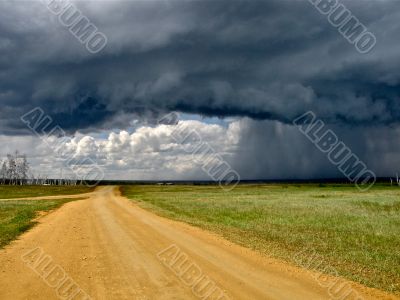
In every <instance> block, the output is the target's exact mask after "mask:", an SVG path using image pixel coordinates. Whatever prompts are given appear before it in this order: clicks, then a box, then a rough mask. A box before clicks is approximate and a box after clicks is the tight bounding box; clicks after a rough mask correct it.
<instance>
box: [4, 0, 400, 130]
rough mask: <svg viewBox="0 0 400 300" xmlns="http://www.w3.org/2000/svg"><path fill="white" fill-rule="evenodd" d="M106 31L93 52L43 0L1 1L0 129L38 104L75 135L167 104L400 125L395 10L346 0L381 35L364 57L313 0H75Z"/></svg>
mask: <svg viewBox="0 0 400 300" xmlns="http://www.w3.org/2000/svg"><path fill="white" fill-rule="evenodd" d="M73 3H74V4H75V5H76V7H78V8H79V9H80V10H81V11H82V13H83V14H84V15H85V16H87V17H88V18H89V19H90V21H91V22H92V23H93V24H95V25H96V26H97V27H98V28H99V30H100V31H101V32H103V33H104V34H105V35H106V36H107V38H108V44H107V46H106V47H105V49H104V50H103V51H101V52H99V53H97V54H92V53H89V52H88V51H87V50H86V49H85V47H84V46H83V45H82V44H81V43H79V41H77V40H76V39H75V37H74V36H73V35H71V33H70V32H69V31H68V29H66V28H65V27H63V26H62V25H61V24H60V22H59V20H58V17H57V16H55V15H53V14H52V13H51V12H50V11H49V10H48V9H47V7H46V5H45V2H41V1H2V2H1V3H0V103H1V105H2V109H1V112H0V118H1V122H0V131H1V133H3V134H20V133H25V132H26V131H25V128H24V124H22V122H20V120H19V118H20V116H21V115H23V114H24V113H26V112H27V111H29V110H30V109H32V108H34V107H36V106H39V107H42V108H43V109H44V110H45V111H46V113H48V114H49V115H50V116H51V117H52V118H53V119H54V120H55V122H56V123H57V124H59V125H60V126H61V127H62V128H63V129H65V130H68V131H70V132H75V131H76V130H85V129H86V130H101V129H111V128H124V126H127V125H128V124H126V123H124V122H125V121H127V120H128V119H129V118H128V117H127V116H130V115H131V116H132V118H149V119H151V118H154V117H156V116H157V115H159V114H161V113H165V112H168V111H181V112H186V113H192V114H200V115H203V116H218V117H228V116H241V117H249V118H253V119H259V120H277V121H279V122H282V123H291V121H292V120H293V118H295V117H296V116H298V115H300V114H302V113H304V112H305V111H308V110H313V111H314V112H315V113H316V114H317V115H318V117H319V118H321V119H323V120H324V121H325V122H328V123H332V124H350V125H369V126H370V125H372V126H381V125H390V124H396V123H398V122H399V121H400V99H399V91H400V82H399V79H400V68H399V67H400V66H399V63H400V60H399V53H400V45H399V43H398V36H400V24H399V22H398V20H399V18H400V6H399V5H398V3H397V2H396V1H390V0H388V1H361V0H357V1H343V3H344V4H345V5H346V6H347V7H348V8H349V9H350V10H351V11H352V13H353V14H354V15H355V16H357V17H358V19H359V20H360V21H362V23H363V24H365V25H366V26H367V28H368V30H369V31H371V32H373V33H374V34H375V36H376V38H377V44H376V47H375V48H374V49H373V50H372V51H371V52H370V53H368V54H363V55H362V54H360V53H358V52H357V51H356V49H355V48H354V47H353V45H351V44H349V43H348V42H347V41H346V40H345V39H344V38H343V37H342V36H341V35H340V34H339V33H338V32H337V29H335V28H333V27H332V26H331V25H330V24H329V23H328V21H327V19H326V17H325V16H322V15H321V14H320V13H319V12H318V11H317V10H316V9H315V8H314V7H313V6H312V5H311V4H310V3H309V2H308V1H306V0H304V1H300V0H298V1H293V0H290V1H289V0H268V1H267V0H265V1H244V0H243V1H242V0H235V1H226V0H219V1H209V0H198V1H181V0H179V1H169V0H166V1H81V2H79V1H73Z"/></svg>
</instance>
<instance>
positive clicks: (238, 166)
mask: <svg viewBox="0 0 400 300" xmlns="http://www.w3.org/2000/svg"><path fill="white" fill-rule="evenodd" d="M178 127H179V128H180V129H179V130H182V128H186V129H187V130H188V131H192V132H196V133H197V134H198V136H199V137H200V138H201V143H202V144H207V145H209V146H210V147H211V148H212V149H213V151H214V154H218V155H220V156H222V158H223V159H224V160H225V161H226V162H227V163H228V164H229V165H230V166H231V168H232V169H233V170H235V171H236V172H238V173H239V175H240V178H241V179H295V178H321V177H343V175H342V174H341V173H340V172H339V171H338V170H337V168H336V167H335V166H334V165H332V164H331V163H330V162H329V160H328V159H327V157H326V154H324V153H321V152H320V151H319V150H318V149H317V148H316V147H315V145H313V144H312V143H311V142H310V141H309V140H308V139H307V138H306V137H305V136H303V135H302V133H301V132H300V131H299V130H298V129H297V128H296V127H294V126H290V125H286V124H282V123H280V122H277V121H254V120H251V119H247V118H243V119H233V120H226V121H225V122H221V124H219V123H218V124H215V123H206V122H203V121H198V120H182V121H180V123H179V125H178V126H174V125H159V126H150V125H140V126H138V127H137V128H136V129H135V130H134V131H133V132H132V131H131V132H128V131H125V130H122V131H113V132H100V133H99V132H97V133H85V134H83V133H78V134H76V135H75V136H74V137H71V138H69V139H68V140H67V141H66V142H65V143H63V144H62V151H59V152H58V153H61V152H62V153H63V155H62V156H59V155H57V153H56V152H55V151H53V150H52V148H51V147H48V146H47V145H46V143H45V142H43V141H42V140H41V139H40V138H38V137H32V136H14V137H10V136H0V143H1V144H2V145H4V146H3V147H2V148H1V149H0V159H1V158H2V157H3V158H4V157H5V156H6V154H7V153H11V152H13V151H14V150H16V149H18V150H20V152H23V153H26V154H27V156H28V160H29V161H30V163H31V166H32V170H33V172H34V173H35V174H36V175H38V174H40V175H42V176H48V177H58V176H59V175H60V174H61V172H63V174H64V175H66V174H70V173H71V172H70V169H69V168H68V164H67V161H68V159H69V158H71V157H74V158H76V159H77V160H78V161H83V160H85V159H91V160H92V161H93V162H95V163H96V164H97V165H98V166H99V167H100V168H101V169H102V170H103V172H104V173H105V178H106V179H115V180H118V179H121V180H212V178H210V177H209V176H208V174H207V173H206V172H204V170H203V169H202V166H204V159H203V160H202V159H200V158H201V154H197V153H196V154H193V153H192V152H190V151H188V149H190V148H192V149H193V146H194V145H193V144H194V143H195V141H193V140H185V141H184V142H183V144H182V142H181V141H179V140H176V139H175V138H174V136H175V137H176V135H174V133H176V132H177V128H178ZM330 128H331V129H332V130H333V131H334V132H335V133H336V134H337V136H338V138H339V139H340V140H341V141H343V142H345V143H346V145H347V146H348V147H349V148H350V149H351V150H352V152H353V153H354V154H356V155H357V156H358V157H359V158H360V159H361V160H362V161H363V162H365V163H366V165H367V166H368V168H369V169H371V170H372V171H373V172H375V173H376V175H377V176H392V177H393V176H395V174H396V172H400V167H399V166H400V160H399V155H398V151H395V150H394V149H400V127H399V126H398V127H393V128H390V129H388V128H386V130H385V131H384V132H383V131H382V128H379V127H378V128H370V129H369V130H364V128H361V127H354V128H351V129H348V128H346V127H343V126H333V127H332V126H331V127H330ZM188 131H186V132H188ZM51 139H53V141H52V142H50V143H49V144H50V145H54V144H57V142H56V141H54V139H56V138H55V137H52V138H51ZM198 144H199V143H198V142H196V145H198Z"/></svg>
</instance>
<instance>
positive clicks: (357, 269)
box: [122, 184, 400, 294]
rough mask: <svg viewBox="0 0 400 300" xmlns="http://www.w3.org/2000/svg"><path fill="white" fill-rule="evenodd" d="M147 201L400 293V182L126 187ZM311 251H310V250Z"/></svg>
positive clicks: (282, 254) (240, 239)
mask: <svg viewBox="0 0 400 300" xmlns="http://www.w3.org/2000/svg"><path fill="white" fill-rule="evenodd" d="M122 192H123V193H124V194H125V195H126V196H127V197H129V198H131V199H133V200H135V201H137V202H138V203H139V205H141V206H142V207H144V208H147V209H151V210H152V211H154V212H156V213H158V214H160V215H163V216H166V217H169V218H172V219H176V220H180V221H184V222H187V223H189V224H192V225H195V226H199V227H202V228H205V229H207V230H210V231H214V232H216V233H218V234H221V235H222V236H224V237H225V238H227V239H229V240H231V241H233V242H236V243H238V244H241V245H244V246H246V247H250V248H253V249H255V250H257V251H260V252H262V253H264V254H267V255H269V256H272V257H276V258H280V259H283V260H286V261H289V262H292V263H296V261H297V262H299V261H301V260H306V259H307V256H308V255H309V254H308V253H310V251H304V250H306V249H308V250H311V249H313V250H315V252H316V253H317V254H318V256H319V257H321V258H322V262H323V263H322V264H321V266H320V267H319V269H320V270H323V269H325V268H326V267H328V266H329V268H334V269H335V270H336V271H337V272H338V274H339V275H341V276H343V277H346V278H348V279H351V280H354V281H357V282H360V283H362V284H364V285H367V286H370V287H375V288H379V289H383V290H386V291H389V292H393V293H396V294H399V292H400V188H399V187H390V186H384V185H376V186H375V187H373V188H372V189H370V190H369V191H368V192H360V191H358V190H357V189H356V188H355V187H353V186H350V185H312V184H307V185H239V186H237V187H236V188H235V189H234V190H233V191H231V192H224V191H223V190H222V189H221V188H219V187H218V186H151V185H148V186H140V185H136V186H124V187H122ZM302 251H303V252H302Z"/></svg>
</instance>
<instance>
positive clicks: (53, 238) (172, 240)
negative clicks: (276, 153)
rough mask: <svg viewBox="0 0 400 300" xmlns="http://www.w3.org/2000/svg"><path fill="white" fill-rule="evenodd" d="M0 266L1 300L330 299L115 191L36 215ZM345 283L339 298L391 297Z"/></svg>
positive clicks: (311, 282)
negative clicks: (345, 289)
mask: <svg viewBox="0 0 400 300" xmlns="http://www.w3.org/2000/svg"><path fill="white" fill-rule="evenodd" d="M0 267H1V270H0V299H13V300H14V299H46V300H48V299H58V298H61V299H89V298H88V297H89V295H90V298H91V299H209V300H212V299H220V300H223V299H224V300H225V299H307V300H309V299H330V298H332V291H329V288H327V287H323V286H321V285H320V284H319V283H318V281H317V280H316V279H315V278H313V276H312V274H311V273H309V272H307V271H306V270H302V269H299V268H295V267H292V266H289V265H288V264H285V263H282V262H280V261H277V260H273V259H269V258H266V257H263V256H261V255H258V254H257V253H255V252H253V251H250V250H248V249H245V248H243V247H240V246H237V245H234V244H231V243H229V242H227V241H226V240H224V239H222V238H219V237H217V236H215V235H213V234H211V233H208V232H205V231H202V230H200V229H197V228H194V227H191V226H189V225H186V224H182V223H179V222H175V221H171V220H168V219H164V218H161V217H158V216H156V215H154V214H152V213H150V212H148V211H145V210H143V209H141V208H139V207H138V206H137V205H135V204H134V203H132V202H131V201H129V200H127V199H125V198H123V197H121V196H120V195H119V192H118V189H117V188H115V187H101V188H99V189H98V190H97V191H96V192H95V193H93V194H91V195H89V198H88V199H86V200H78V201H74V202H70V203H67V204H66V205H64V206H63V207H62V208H60V209H58V210H56V211H55V212H53V213H50V214H49V215H47V216H45V217H43V218H41V219H40V224H39V225H38V226H36V227H35V228H33V229H32V230H30V231H29V232H27V233H26V234H24V235H23V236H22V237H21V239H19V240H18V241H15V242H13V243H12V244H11V245H10V246H8V247H6V249H4V250H1V251H0ZM341 282H343V281H341ZM68 284H69V285H68ZM349 284H350V285H349V286H351V290H350V291H351V292H352V294H351V295H350V296H349V297H348V298H346V299H350V298H351V297H355V296H356V295H357V296H361V297H362V298H359V299H388V298H390V296H388V295H386V294H384V293H383V292H380V291H377V290H373V289H368V288H364V287H362V286H359V285H356V284H353V283H349ZM353 290H354V292H353ZM330 293H331V294H330ZM333 296H335V295H333Z"/></svg>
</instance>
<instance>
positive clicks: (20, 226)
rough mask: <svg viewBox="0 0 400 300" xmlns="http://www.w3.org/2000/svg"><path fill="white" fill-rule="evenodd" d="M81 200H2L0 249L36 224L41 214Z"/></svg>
mask: <svg viewBox="0 0 400 300" xmlns="http://www.w3.org/2000/svg"><path fill="white" fill-rule="evenodd" d="M76 200H79V199H57V200H8V201H7V200H6V201H4V200H3V201H2V200H0V248H2V247H4V246H5V245H7V244H8V243H10V242H11V241H12V240H14V239H16V238H17V237H18V236H19V235H21V234H22V233H23V232H25V231H26V230H28V229H29V228H31V227H32V226H34V225H35V224H36V222H35V218H36V217H37V216H38V215H39V212H45V211H49V210H52V209H55V208H58V207H60V206H61V205H63V204H64V203H67V202H70V201H76Z"/></svg>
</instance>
